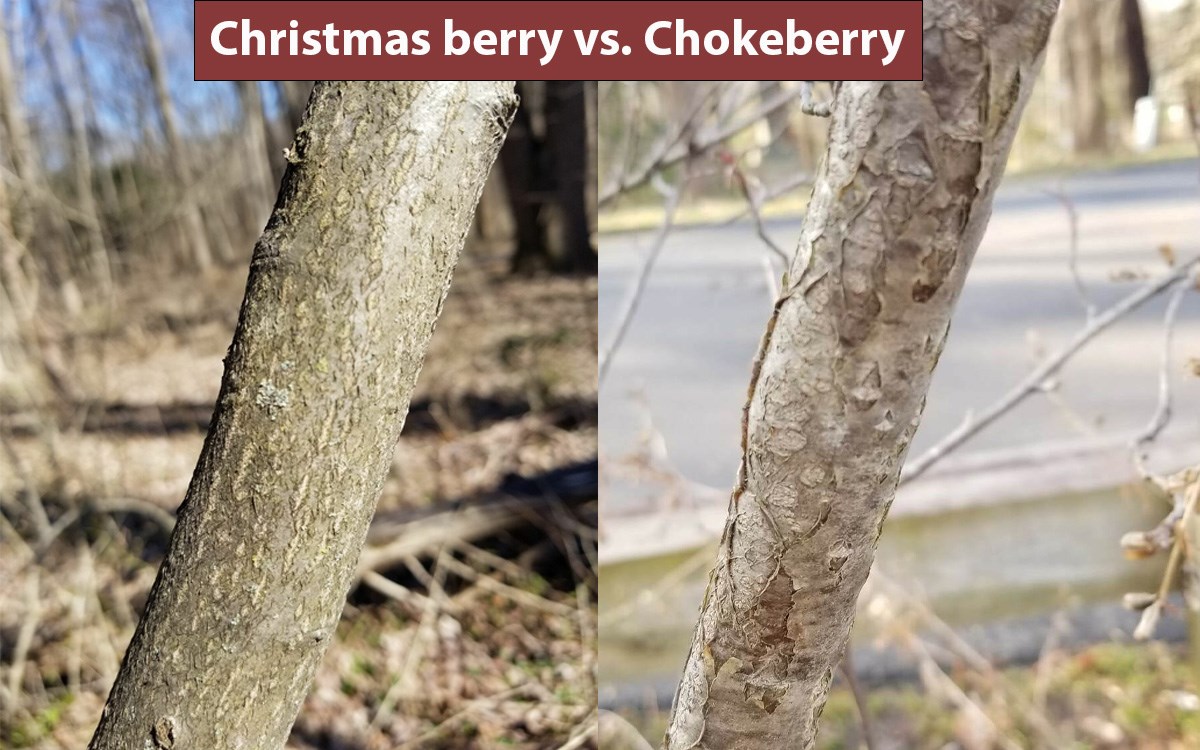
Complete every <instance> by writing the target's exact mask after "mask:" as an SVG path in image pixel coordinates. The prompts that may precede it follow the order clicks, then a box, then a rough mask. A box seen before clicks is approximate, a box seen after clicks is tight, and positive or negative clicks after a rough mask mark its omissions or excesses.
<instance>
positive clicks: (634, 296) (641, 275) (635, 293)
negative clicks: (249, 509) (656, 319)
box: [597, 171, 688, 388]
mask: <svg viewBox="0 0 1200 750" xmlns="http://www.w3.org/2000/svg"><path fill="white" fill-rule="evenodd" d="M687 180H688V175H687V173H686V171H685V173H684V175H683V177H682V178H681V179H680V180H679V182H678V183H677V184H676V185H675V187H674V189H669V190H667V202H666V207H665V208H664V212H663V220H662V225H661V226H660V227H659V229H658V234H657V235H656V236H655V238H654V243H653V244H652V245H651V246H650V249H649V250H648V251H647V252H646V255H645V256H644V257H643V258H642V265H641V267H640V268H639V269H638V275H637V278H636V279H635V280H634V282H633V286H632V287H631V288H630V290H629V292H628V293H627V294H626V295H625V299H624V300H623V301H622V302H621V311H620V313H619V314H618V315H617V327H616V330H615V331H614V332H613V335H612V337H611V338H610V339H609V341H608V343H607V344H606V345H605V346H604V349H602V350H601V351H600V362H599V367H598V370H597V373H598V374H597V388H600V387H603V386H604V380H605V378H606V377H607V376H608V371H609V368H610V367H611V365H612V360H613V355H614V354H616V352H617V350H618V349H619V348H620V347H621V344H622V342H624V340H625V334H627V333H628V332H629V324H630V323H631V322H632V321H633V316H634V313H636V312H637V308H638V304H639V303H640V302H641V300H642V296H643V295H644V294H645V293H646V282H647V281H648V280H649V278H650V272H651V271H653V270H654V264H655V262H657V260H658V256H659V255H660V254H661V253H662V249H663V247H664V246H665V245H666V244H667V237H669V236H670V234H671V228H672V227H673V226H674V225H675V215H676V213H677V212H678V211H679V201H680V199H681V198H682V196H683V191H684V187H685V186H686V184H687Z"/></svg>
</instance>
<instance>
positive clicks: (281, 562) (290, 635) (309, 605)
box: [90, 81, 516, 750]
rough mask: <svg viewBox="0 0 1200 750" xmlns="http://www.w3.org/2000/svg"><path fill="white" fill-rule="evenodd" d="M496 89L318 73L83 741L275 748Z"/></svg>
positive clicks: (489, 152)
mask: <svg viewBox="0 0 1200 750" xmlns="http://www.w3.org/2000/svg"><path fill="white" fill-rule="evenodd" d="M515 106H516V103H515V97H514V96H513V94H512V82H511V81H508V82H498V81H489V82H474V83H472V82H416V81H414V82H382V83H344V82H321V83H319V84H318V86H317V88H316V90H315V91H314V93H313V96H312V99H311V101H310V103H309V106H308V111H307V113H306V119H305V121H304V124H303V126H302V127H301V129H300V131H299V133H298V134H297V136H296V141H295V145H294V152H293V154H292V156H291V158H290V161H291V164H290V166H289V168H288V171H287V174H286V175H285V177H284V180H283V184H282V186H281V188H280V195H279V200H278V202H277V204H276V207H275V211H274V213H273V214H272V216H271V219H270V221H269V222H268V224H267V228H266V229H265V230H264V232H263V235H262V237H261V238H260V239H259V241H258V244H257V245H256V247H255V249H254V258H253V260H252V261H251V267H250V277H249V280H248V281H247V286H246V297H245V301H244V302H243V304H242V312H241V317H240V320H239V322H238V326H237V331H236V333H235V334H234V340H233V345H232V346H231V347H230V350H229V355H228V357H227V359H226V369H225V377H224V380H223V382H222V385H221V395H220V397H219V399H218V401H217V407H216V411H215V413H214V416H213V424H212V427H211V429H210V430H209V434H208V439H207V441H206V442H205V445H204V450H203V452H202V453H201V456H200V460H199V463H198V464H197V466H196V471H195V474H194V476H193V477H192V483H191V486H190V487H189V489H188V493H187V497H186V499H185V500H184V502H183V505H182V506H181V507H180V509H179V520H178V524H177V526H176V528H175V532H174V535H173V536H172V539H171V545H170V549H169V551H168V553H167V557H166V560H165V561H164V562H163V565H162V569H161V570H160V571H159V575H158V579H157V581H156V582H155V584H154V588H153V589H152V591H151V594H150V600H149V602H148V603H147V605H146V612H145V614H144V616H143V617H142V620H141V622H140V623H139V625H138V630H137V633H136V634H135V635H134V637H133V641H132V643H131V644H130V646H129V651H128V653H127V654H126V656H125V661H124V663H123V664H122V666H121V671H120V674H119V675H118V677H117V682H116V684H115V686H114V687H113V691H112V694H111V695H110V696H109V700H108V705H107V706H106V707H105V709H104V714H103V717H102V718H101V721H100V725H99V727H98V728H97V730H96V734H95V736H94V737H93V738H92V742H91V745H90V748H91V749H92V750H129V748H143V747H148V748H175V749H176V750H186V749H189V748H196V749H199V748H255V749H261V748H280V747H282V746H283V744H284V741H285V740H286V738H287V736H288V730H289V728H290V727H291V725H292V722H293V721H294V719H295V716H296V713H297V711H298V710H299V708H300V705H301V702H302V701H303V699H304V696H305V693H306V691H307V690H308V687H309V683H310V682H311V680H312V677H313V675H314V673H315V671H316V669H317V665H318V662H319V661H320V659H321V655H322V653H323V652H324V650H325V647H326V645H327V644H328V642H329V639H330V638H331V637H332V636H333V632H334V628H335V626H336V624H337V621H338V617H339V614H340V613H341V610H342V605H343V602H344V600H345V597H346V592H347V591H348V590H349V587H350V583H351V580H352V578H353V576H354V574H355V565H356V562H357V559H358V555H359V552H360V550H361V547H362V543H363V540H364V539H365V537H366V533H367V527H368V525H369V523H370V520H371V516H372V514H373V512H374V509H375V502H376V499H377V497H378V495H379V491H380V488H381V487H382V484H383V480H384V478H385V475H386V473H387V470H388V467H389V465H390V463H391V459H392V452H393V448H394V445H395V443H396V439H397V437H398V436H399V434H400V428H401V425H402V423H403V421H404V415H405V413H406V411H407V409H408V405H409V399H410V397H411V394H412V390H413V384H414V382H415V380H416V378H417V373H418V370H419V369H420V366H421V362H422V359H423V356H424V353H425V347H426V344H427V343H428V341H429V337H430V335H431V333H432V331H433V327H434V323H435V321H436V319H437V316H438V313H439V311H440V310H441V305H442V301H443V299H444V297H445V294H446V290H447V287H448V284H449V281H450V274H451V269H452V268H453V266H454V263H455V260H456V258H457V255H458V252H459V250H460V248H461V246H462V242H463V238H464V237H465V236H466V233H467V231H468V229H469V227H470V225H471V218H472V213H473V211H474V208H475V202H476V200H477V199H478V197H479V192H480V190H481V189H482V186H483V182H484V178H485V176H486V175H487V171H488V168H489V167H490V166H491V163H492V161H493V160H494V158H495V155H496V152H497V150H498V149H499V147H500V142H501V141H502V140H503V138H504V133H505V130H506V129H507V126H508V123H509V120H510V118H511V114H512V111H513V109H514V108H515Z"/></svg>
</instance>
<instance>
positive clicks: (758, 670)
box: [665, 0, 1057, 750]
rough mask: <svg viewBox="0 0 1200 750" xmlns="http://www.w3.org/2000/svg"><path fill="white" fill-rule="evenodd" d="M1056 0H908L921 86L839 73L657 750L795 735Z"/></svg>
mask: <svg viewBox="0 0 1200 750" xmlns="http://www.w3.org/2000/svg"><path fill="white" fill-rule="evenodd" d="M1056 6H1057V3H1056V2H1053V0H927V2H926V3H925V4H924V29H925V33H924V60H925V63H924V81H923V82H911V83H910V82H897V83H878V82H874V83H873V82H847V83H843V84H841V86H840V90H839V92H838V95H837V98H836V103H835V105H834V110H833V115H832V117H833V119H832V122H831V126H830V134H829V147H828V151H827V153H826V156H825V161H824V164H823V166H822V168H821V170H820V172H819V174H818V177H817V182H816V186H815V188H814V190H813V196H812V201H811V203H810V206H809V211H808V216H807V219H806V220H805V226H804V231H803V234H802V237H801V240H800V250H799V252H798V253H797V255H796V257H795V259H794V260H793V262H792V265H791V268H790V270H789V272H788V274H787V275H786V276H785V277H784V281H783V285H782V289H783V292H782V294H781V295H780V298H779V300H778V301H777V303H776V305H775V312H774V314H773V316H772V319H771V321H770V323H769V324H768V326H767V332H766V334H765V336H764V338H763V344H762V348H761V351H760V354H759V358H758V359H757V360H756V364H755V367H754V372H753V375H752V377H751V384H750V389H749V394H748V403H747V407H746V413H745V417H744V422H743V435H742V448H743V457H742V464H741V469H740V471H739V478H738V483H737V486H736V488H735V489H734V492H733V496H732V498H731V500H730V511H729V518H728V521H727V523H726V527H725V533H724V535H723V537H722V545H721V552H720V554H719V556H718V560H717V564H716V567H715V568H714V570H713V572H712V575H711V577H710V582H709V586H708V591H707V594H706V596H705V601H704V604H703V606H702V609H701V614H700V621H699V624H698V626H697V629H696V633H695V637H694V639H693V643H692V648H691V652H690V654H689V656H688V660H687V665H686V668H685V670H684V674H683V678H682V682H681V684H680V687H679V692H678V694H677V696H676V701H675V706H674V707H673V711H672V717H671V724H670V728H669V729H668V732H667V736H666V740H665V747H667V748H669V749H670V750H683V748H710V749H711V750H716V749H718V748H720V749H721V750H731V749H733V748H747V749H750V748H776V747H789V748H811V747H812V746H813V744H814V741H815V736H816V725H817V718H818V716H819V715H820V713H821V709H822V708H823V706H824V704H825V698H826V693H827V690H828V687H829V681H830V679H831V677H832V675H833V671H834V669H835V668H836V667H837V665H838V662H839V661H840V660H841V658H842V653H843V650H844V648H845V646H846V642H847V640H848V638H849V634H850V628H851V625H852V623H853V620H854V612H855V603H856V600H857V597H858V593H859V590H860V589H861V587H862V585H863V583H864V582H865V581H866V578H867V574H868V572H869V571H870V568H871V562H872V559H873V557H874V550H875V544H876V541H877V539H878V537H879V533H880V529H881V526H882V523H883V520H884V517H885V516H886V514H887V511H888V507H889V506H890V504H891V501H892V498H893V496H894V494H895V489H896V484H897V482H898V480H899V476H900V467H901V464H902V462H903V459H904V455H905V451H906V449H907V447H908V443H909V440H910V439H911V437H912V435H913V433H914V431H915V430H916V428H917V424H918V421H919V418H920V414H921V408H922V406H923V404H924V400H925V393H926V390H927V388H928V386H929V380H930V376H931V373H932V370H933V367H934V364H935V363H936V362H937V358H938V355H939V353H940V352H941V349H942V344H943V342H944V340H945V337H946V333H947V331H948V328H949V324H950V314H951V310H952V308H953V306H954V302H955V300H956V299H957V297H958V294H959V291H960V289H961V287H962V282H963V279H964V277H965V276H966V272H967V267H968V266H969V265H970V262H971V259H972V256H973V255H974V253H975V250H976V248H977V247H978V245H979V241H980V238H981V237H982V235H983V231H984V228H985V226H986V224H987V220H988V217H989V214H990V212H991V202H992V196H993V194H994V192H995V189H996V185H997V183H998V182H999V180H1000V177H1001V174H1002V172H1003V169H1004V164H1005V161H1006V159H1007V155H1008V149H1009V146H1010V145H1011V143H1012V138H1013V134H1014V133H1015V131H1016V127H1017V122H1018V118H1019V114H1020V112H1021V109H1022V107H1023V106H1024V103H1025V100H1026V98H1027V97H1028V95H1029V92H1030V90H1031V89H1032V87H1033V83H1034V79H1035V77H1036V74H1037V70H1038V67H1039V65H1040V63H1041V58H1042V52H1043V50H1044V47H1045V43H1046V38H1047V35H1048V33H1049V29H1050V26H1051V22H1052V20H1053V17H1054V12H1055V9H1056Z"/></svg>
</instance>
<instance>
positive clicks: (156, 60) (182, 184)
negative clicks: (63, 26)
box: [129, 0, 213, 269]
mask: <svg viewBox="0 0 1200 750" xmlns="http://www.w3.org/2000/svg"><path fill="white" fill-rule="evenodd" d="M129 2H130V4H131V5H132V6H133V12H134V19H135V20H136V21H137V26H138V31H139V33H140V35H141V41H142V53H143V56H144V58H145V61H146V70H147V71H148V72H149V73H150V80H151V82H152V83H153V84H154V96H155V99H156V100H157V103H158V116H159V119H160V121H161V123H162V129H163V135H164V136H165V137H166V139H167V158H168V159H169V160H170V165H171V173H172V175H173V176H174V178H175V182H176V189H177V190H178V193H177V196H178V200H179V214H180V218H181V219H182V221H183V227H184V237H185V239H186V240H187V243H188V246H189V247H190V248H191V251H192V261H193V262H194V263H195V264H196V266H197V267H199V268H202V269H203V268H208V267H209V266H211V265H212V263H213V252H212V247H211V246H210V245H209V242H208V234H207V233H206V232H205V228H204V220H203V219H202V218H201V216H200V205H199V203H198V202H197V197H196V191H195V187H194V185H193V184H192V174H191V170H190V169H189V168H188V159H187V152H186V151H185V149H184V145H183V139H182V138H181V137H180V135H179V125H178V122H177V119H178V118H177V117H176V116H175V104H174V103H173V102H172V101H171V94H170V92H169V91H168V90H167V73H166V66H165V64H164V63H163V55H162V49H161V47H160V46H159V43H158V34H157V32H155V30H154V19H153V18H152V17H151V15H150V7H149V6H148V5H147V4H146V0H129Z"/></svg>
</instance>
